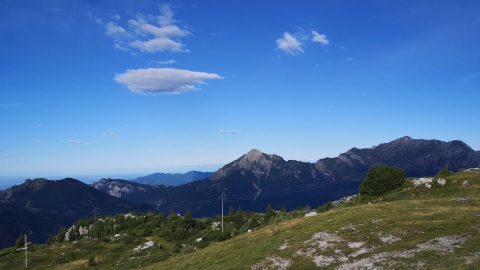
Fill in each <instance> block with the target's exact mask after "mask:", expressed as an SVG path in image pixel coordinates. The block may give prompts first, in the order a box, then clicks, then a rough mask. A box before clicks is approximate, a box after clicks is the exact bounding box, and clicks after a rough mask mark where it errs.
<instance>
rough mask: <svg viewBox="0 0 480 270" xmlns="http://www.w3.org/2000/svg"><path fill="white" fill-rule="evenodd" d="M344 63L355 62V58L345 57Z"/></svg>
mask: <svg viewBox="0 0 480 270" xmlns="http://www.w3.org/2000/svg"><path fill="white" fill-rule="evenodd" d="M344 60H345V62H352V61H357V58H353V57H345V59H344Z"/></svg>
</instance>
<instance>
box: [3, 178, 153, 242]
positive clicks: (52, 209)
mask: <svg viewBox="0 0 480 270" xmlns="http://www.w3.org/2000/svg"><path fill="white" fill-rule="evenodd" d="M94 208H99V212H101V213H120V212H129V211H148V210H150V209H151V208H150V207H149V206H148V205H144V204H135V203H132V202H128V201H125V200H122V199H119V198H116V197H113V196H109V195H107V194H105V193H103V192H100V191H98V190H96V189H94V188H92V187H91V186H89V185H87V184H85V183H83V182H80V181H78V180H75V179H71V178H67V179H63V180H58V181H54V180H46V179H34V180H26V181H25V182H24V183H23V184H21V185H16V186H13V187H11V188H9V189H7V190H5V191H2V192H0V220H1V222H0V234H1V235H2V237H1V238H0V247H6V246H10V245H12V244H13V243H14V242H15V239H16V238H17V237H18V235H20V234H22V233H28V234H30V235H32V237H31V240H33V241H34V242H37V243H38V242H45V241H46V240H47V238H48V236H49V235H50V234H55V233H57V232H58V230H59V229H60V227H62V226H69V225H70V224H72V223H73V222H74V221H75V220H77V219H79V218H81V217H84V216H91V215H93V210H94Z"/></svg>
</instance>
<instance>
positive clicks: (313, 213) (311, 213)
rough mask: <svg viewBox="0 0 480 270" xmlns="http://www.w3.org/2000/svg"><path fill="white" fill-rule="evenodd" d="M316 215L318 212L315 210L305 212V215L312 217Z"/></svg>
mask: <svg viewBox="0 0 480 270" xmlns="http://www.w3.org/2000/svg"><path fill="white" fill-rule="evenodd" d="M316 215H318V213H317V212H315V211H313V212H310V213H306V214H305V217H314V216H316Z"/></svg>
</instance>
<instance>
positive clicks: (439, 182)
mask: <svg viewBox="0 0 480 270" xmlns="http://www.w3.org/2000/svg"><path fill="white" fill-rule="evenodd" d="M437 183H438V184H439V185H440V186H442V187H443V186H445V184H446V183H447V181H446V180H445V179H443V178H440V179H438V180H437Z"/></svg>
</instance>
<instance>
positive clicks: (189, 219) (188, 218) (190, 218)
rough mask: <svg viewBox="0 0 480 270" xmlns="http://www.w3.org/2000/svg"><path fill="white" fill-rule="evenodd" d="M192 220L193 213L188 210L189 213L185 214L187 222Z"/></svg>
mask: <svg viewBox="0 0 480 270" xmlns="http://www.w3.org/2000/svg"><path fill="white" fill-rule="evenodd" d="M192 219H193V217H192V212H190V210H187V212H185V221H192Z"/></svg>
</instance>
